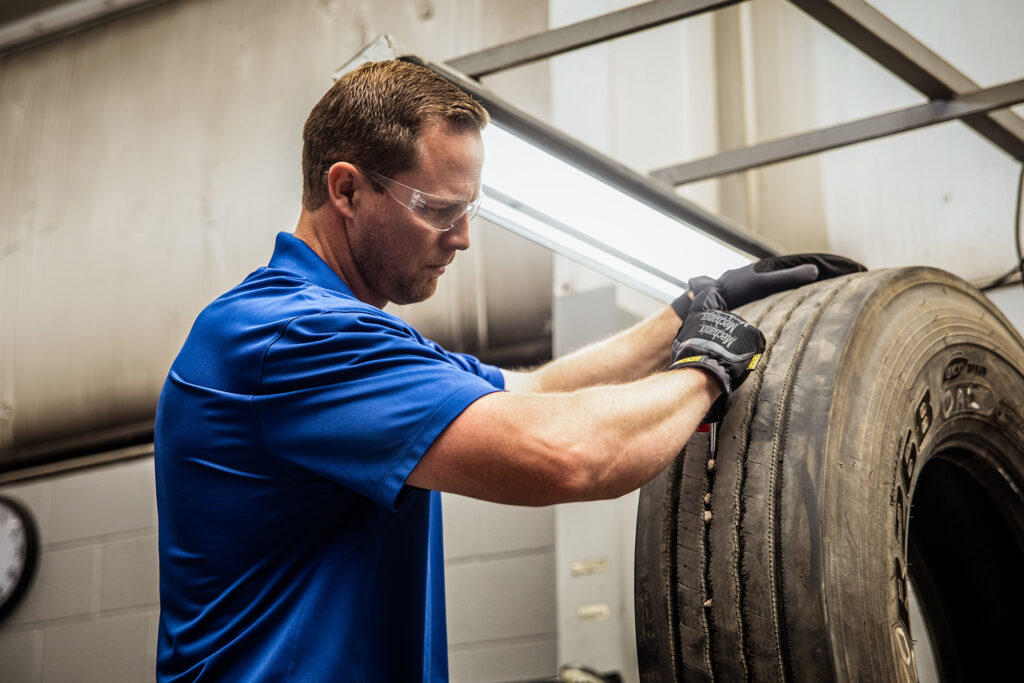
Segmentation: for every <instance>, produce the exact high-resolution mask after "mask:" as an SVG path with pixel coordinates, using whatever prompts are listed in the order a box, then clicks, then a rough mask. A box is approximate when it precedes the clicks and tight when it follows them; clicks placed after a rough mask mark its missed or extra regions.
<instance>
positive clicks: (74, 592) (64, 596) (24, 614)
mask: <svg viewBox="0 0 1024 683" xmlns="http://www.w3.org/2000/svg"><path fill="white" fill-rule="evenodd" d="M95 557H96V552H95V549H94V548H93V547H92V546H86V547H83V548H71V549H69V550H57V551H54V552H44V553H42V554H41V555H40V556H39V565H38V567H37V573H36V576H35V579H34V580H33V582H32V584H31V585H30V586H29V589H28V593H27V594H26V595H25V597H24V600H23V602H22V603H21V604H20V605H18V607H17V608H15V610H14V612H12V613H11V614H10V615H9V616H8V617H7V619H5V620H4V623H5V624H21V623H28V622H34V621H43V620H45V619H58V618H60V617H72V616H78V615H82V614H89V612H90V611H91V609H92V597H93V593H94V591H95V589H96V566H95V565H96V562H95Z"/></svg>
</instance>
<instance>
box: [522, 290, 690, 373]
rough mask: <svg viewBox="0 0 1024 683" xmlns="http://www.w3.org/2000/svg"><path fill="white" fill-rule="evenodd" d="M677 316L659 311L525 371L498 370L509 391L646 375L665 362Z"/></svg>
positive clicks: (677, 319)
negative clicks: (630, 325) (611, 334)
mask: <svg viewBox="0 0 1024 683" xmlns="http://www.w3.org/2000/svg"><path fill="white" fill-rule="evenodd" d="M679 324H680V320H679V316H678V315H677V314H676V313H675V311H673V310H672V308H670V307H668V306H666V307H665V308H664V309H663V310H662V311H660V312H658V313H655V314H654V315H652V316H650V317H649V318H647V319H645V320H642V321H640V322H639V323H637V324H636V325H633V326H632V327H630V328H628V329H626V330H623V331H622V332H619V333H617V334H615V335H613V336H611V337H608V338H607V339H604V340H602V341H599V342H595V343H593V344H588V345H587V346H585V347H583V348H582V349H579V350H577V351H574V352H573V353H570V354H568V355H565V356H562V357H561V358H557V359H555V360H553V361H551V362H549V363H546V364H544V365H542V366H540V367H539V368H537V369H535V370H531V371H529V372H522V371H511V370H502V374H503V375H504V376H505V388H506V389H508V390H509V391H512V392H520V391H526V392H549V391H574V390H577V389H582V388H584V387H592V386H597V385H603V384H619V383H622V382H630V381H633V380H637V379H640V378H642V377H647V376H648V375H650V374H651V373H652V372H654V371H656V370H660V369H661V368H664V367H665V366H666V365H667V362H668V348H669V344H670V343H671V342H672V338H673V337H675V334H676V331H677V330H678V329H679Z"/></svg>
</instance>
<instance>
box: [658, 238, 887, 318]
mask: <svg viewBox="0 0 1024 683" xmlns="http://www.w3.org/2000/svg"><path fill="white" fill-rule="evenodd" d="M864 270H867V268H865V267H864V266H862V265H861V264H859V263H857V262H856V261H851V260H850V259H847V258H843V257H842V256H835V255H833V254H790V255H788V256H770V257H768V258H763V259H761V260H760V261H757V262H755V263H751V264H750V265H747V266H743V267H742V268H735V269H733V270H727V271H725V272H724V273H722V275H721V276H720V277H719V278H718V279H717V280H716V279H714V278H710V277H707V276H705V275H701V276H699V277H695V278H691V279H690V282H689V285H690V290H689V291H688V292H686V293H684V294H683V295H682V296H680V297H679V298H678V299H676V300H675V301H673V302H672V308H674V309H675V311H676V313H677V314H678V315H679V317H680V318H681V319H685V318H686V314H687V313H688V312H689V311H690V296H689V294H691V293H692V294H693V295H694V296H696V295H698V294H700V293H701V292H704V291H707V290H709V289H713V290H716V291H718V292H719V293H720V294H721V295H722V298H723V299H724V300H725V304H726V308H727V309H729V310H732V309H734V308H739V307H740V306H742V305H743V304H747V303H750V302H751V301H756V300H757V299H763V298H764V297H766V296H769V295H771V294H775V293H777V292H783V291H786V290H787V289H795V288H796V287H802V286H803V285H807V284H810V283H812V282H818V281H819V280H827V279H829V278H833V277H838V276H840V275H848V274H849V273H859V272H861V271H864Z"/></svg>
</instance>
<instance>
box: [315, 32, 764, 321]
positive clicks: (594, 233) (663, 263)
mask: <svg viewBox="0 0 1024 683" xmlns="http://www.w3.org/2000/svg"><path fill="white" fill-rule="evenodd" d="M383 59H406V60H409V61H415V62H417V63H421V64H424V65H425V66H426V67H427V68H429V69H431V70H433V71H434V72H436V73H438V74H439V75H441V76H442V77H444V78H446V79H448V80H449V81H451V82H452V83H454V84H455V85H457V86H459V87H460V88H462V89H464V90H466V91H467V92H469V93H470V94H471V95H473V96H474V97H476V98H477V99H479V100H480V101H481V102H483V104H484V106H486V107H487V109H488V111H489V112H490V114H491V124H490V125H489V126H487V128H485V129H484V132H483V138H484V147H485V153H486V162H485V163H484V172H483V183H484V187H483V203H482V204H481V208H480V215H481V216H482V217H484V218H485V219H487V220H489V221H491V222H493V223H495V224H497V225H500V226H501V227H503V228H505V229H507V230H510V231H512V232H515V233H517V234H519V235H521V236H523V237H525V238H527V239H529V240H532V241H534V242H537V243H539V244H541V245H543V246H545V247H547V248H548V249H551V250H552V251H554V252H556V253H558V254H562V255H563V256H567V257H569V258H571V259H573V260H575V261H577V262H579V263H582V264H584V265H586V266H588V267H590V268H593V269H594V270H596V271H598V272H600V273H602V274H604V275H606V276H608V277H610V278H612V279H614V280H616V281H618V282H621V283H623V284H626V285H628V286H630V287H633V288H635V289H637V290H639V291H641V292H644V293H645V294H648V295H650V296H653V297H654V298H656V299H660V300H662V301H666V302H667V301H671V300H672V299H674V298H675V297H677V296H679V294H680V293H681V292H682V291H683V290H684V289H685V288H686V281H687V280H688V279H689V278H691V277H694V276H696V275H711V276H717V275H718V274H720V273H722V272H723V271H725V270H728V269H730V268H736V267H739V266H742V265H745V264H747V263H750V262H751V261H752V260H753V259H754V258H757V257H761V256H768V255H770V254H772V253H774V251H773V250H772V249H771V248H770V247H768V246H766V245H764V244H763V243H761V242H760V241H758V239H757V238H756V237H753V236H752V235H749V234H747V233H745V232H744V231H743V230H741V229H739V228H737V227H735V226H733V225H730V224H728V223H727V222H726V221H725V220H724V219H722V218H720V217H718V216H714V215H712V214H710V213H708V212H706V211H704V210H703V209H701V208H700V207H697V206H696V205H694V204H692V203H690V202H688V201H687V200H685V199H683V198H682V197H680V196H678V195H677V194H675V192H674V191H673V190H672V189H671V188H669V187H667V186H665V185H664V184H661V183H658V182H657V181H655V180H653V179H652V178H650V177H648V176H644V175H642V174H640V173H637V172H636V171H633V170H632V169H629V168H626V167H625V166H623V165H622V164H619V163H618V162H616V161H614V160H613V159H609V158H608V157H606V156H604V155H602V154H600V153H599V152H596V151H594V150H592V149H589V148H588V147H586V146H585V145H583V144H582V143H579V142H577V141H575V140H572V139H571V138H569V137H568V136H566V135H564V134H563V133H561V132H559V131H557V130H555V129H553V128H551V127H550V126H548V125H547V124H545V123H543V122H542V121H538V120H537V119H534V118H533V117H531V116H529V115H528V114H525V113H523V112H521V111H519V110H518V109H515V108H514V107H512V106H511V105H509V104H508V103H507V102H504V101H503V100H501V99H500V98H498V97H496V96H495V95H494V94H493V93H490V92H488V91H487V90H485V89H484V88H482V87H481V86H480V84H479V83H477V82H475V81H472V80H470V79H468V78H466V77H465V76H464V75H462V74H460V73H458V72H455V71H452V70H451V69H448V68H447V67H445V66H443V65H438V64H434V63H431V62H427V61H425V60H424V59H422V58H421V57H419V56H417V55H415V54H414V53H413V52H411V51H410V50H408V49H405V48H403V47H402V46H401V45H400V44H399V43H398V42H397V41H395V39H394V38H392V37H391V36H388V35H382V36H379V37H378V38H377V39H376V40H374V41H373V42H371V43H370V44H369V45H367V46H366V47H365V48H363V50H362V51H361V52H360V53H359V54H357V55H356V56H355V57H353V58H352V59H350V60H349V61H348V62H347V63H346V64H344V65H343V66H342V67H340V68H339V69H337V70H336V71H335V72H334V78H335V80H337V79H338V78H340V77H341V76H342V74H344V73H346V72H348V71H350V70H352V69H354V68H356V67H358V66H359V65H361V64H363V63H365V62H372V61H379V60H383Z"/></svg>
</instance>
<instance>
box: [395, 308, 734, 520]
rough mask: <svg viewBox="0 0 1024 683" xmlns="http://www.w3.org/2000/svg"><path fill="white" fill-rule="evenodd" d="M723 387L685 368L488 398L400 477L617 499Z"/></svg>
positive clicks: (659, 462)
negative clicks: (572, 388) (630, 379)
mask: <svg viewBox="0 0 1024 683" xmlns="http://www.w3.org/2000/svg"><path fill="white" fill-rule="evenodd" d="M677 320H678V318H677ZM662 365H664V363H662ZM720 393H721V391H720V388H719V385H718V384H717V383H716V382H715V381H713V380H712V379H711V378H710V377H709V376H708V375H707V374H705V373H703V372H699V371H696V370H689V369H686V370H679V371H673V372H663V373H659V374H657V375H653V376H650V377H646V378H644V379H641V380H637V381H634V382H630V383H627V384H619V385H615V386H599V387H592V388H587V389H581V390H578V391H573V392H554V393H508V392H504V393H494V394H488V395H486V396H484V397H482V398H480V399H479V400H477V401H476V402H475V403H473V404H472V405H470V406H469V407H468V408H466V410H464V411H463V412H462V414H461V415H459V417H457V418H455V420H454V421H453V422H452V423H451V424H450V425H449V426H448V428H447V429H446V430H445V431H444V432H443V433H442V434H441V436H439V437H438V438H437V440H435V441H434V444H433V445H432V446H431V447H430V449H429V450H428V451H427V453H426V454H425V455H424V456H423V458H422V460H420V463H419V465H417V466H416V468H415V469H414V470H413V471H412V473H411V474H410V475H409V478H408V479H407V481H406V483H408V484H410V485H412V486H418V487H420V488H426V489H433V490H437V491H447V492H450V493H458V494H462V495H466V496H471V497H473V498H480V499H483V500H490V501H494V502H498V503H507V504H515V505H549V504H552V503H562V502H570V501H580V500H597V499H604V498H615V497H618V496H621V495H623V494H625V493H628V492H629V491H632V490H634V489H636V488H638V487H640V486H642V485H643V484H645V483H646V482H648V481H650V480H651V479H652V478H654V476H656V475H657V474H658V473H659V472H660V471H661V470H662V469H664V468H665V466H666V465H668V463H669V462H671V460H672V458H673V457H675V455H676V454H677V453H678V452H679V451H680V450H681V449H682V447H683V445H684V444H685V443H686V441H687V439H689V437H690V435H691V434H692V433H693V431H694V429H696V427H697V425H698V424H699V423H700V421H701V418H702V417H703V416H704V414H705V413H706V412H707V411H708V409H709V408H710V406H711V404H712V402H713V401H714V400H715V399H716V398H717V397H718V396H719V394H720Z"/></svg>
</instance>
